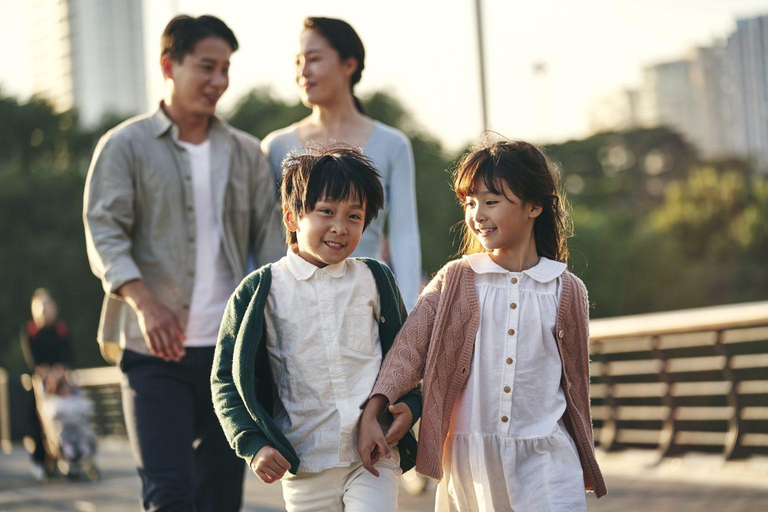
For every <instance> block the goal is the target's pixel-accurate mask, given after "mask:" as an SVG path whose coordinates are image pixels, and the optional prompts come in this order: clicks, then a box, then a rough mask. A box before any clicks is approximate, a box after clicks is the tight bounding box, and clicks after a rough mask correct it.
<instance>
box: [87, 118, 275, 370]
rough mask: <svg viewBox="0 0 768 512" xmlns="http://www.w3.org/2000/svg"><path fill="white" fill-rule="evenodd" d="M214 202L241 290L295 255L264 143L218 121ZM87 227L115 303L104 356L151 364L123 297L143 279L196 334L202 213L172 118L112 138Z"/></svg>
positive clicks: (107, 313) (101, 161)
mask: <svg viewBox="0 0 768 512" xmlns="http://www.w3.org/2000/svg"><path fill="white" fill-rule="evenodd" d="M209 138H210V141H211V193H212V194H213V206H214V209H215V215H216V221H217V225H218V226H219V229H220V233H221V240H222V246H223V250H224V254H225V256H226V259H227V261H228V262H229V265H230V267H231V269H232V273H233V275H234V277H235V280H236V282H238V283H239V282H240V281H241V280H242V279H243V277H245V271H246V265H248V262H249V257H252V259H253V261H252V263H253V264H254V265H255V267H260V266H261V265H263V264H266V263H270V262H273V261H276V260H278V259H279V258H280V257H282V256H283V253H284V252H285V244H284V238H283V235H282V230H281V224H280V214H279V208H278V207H277V205H276V201H275V197H276V194H275V185H274V181H273V178H272V174H271V172H270V170H269V166H268V164H267V162H266V159H265V158H264V155H263V154H262V153H261V150H260V148H259V141H258V139H256V138H255V137H252V136H251V135H248V134H247V133H245V132H242V131H240V130H236V129H234V128H232V127H231V126H229V125H228V124H226V123H225V122H224V121H222V120H220V119H218V118H215V117H214V118H212V121H211V127H210V132H209ZM83 221H84V223H85V238H86V244H87V248H88V258H89V260H90V263H91V269H92V270H93V273H94V274H96V276H97V277H98V278H99V279H101V282H102V285H103V287H104V292H105V294H106V296H105V298H104V304H103V306H102V311H101V319H100V322H99V331H98V341H99V344H100V345H101V351H102V355H103V356H104V358H105V359H106V360H107V361H110V362H114V361H115V360H116V359H117V357H118V355H119V353H120V350H121V349H125V348H128V349H131V350H134V351H136V352H140V353H143V354H149V351H148V349H147V346H146V344H145V342H144V338H143V336H142V334H141V330H140V328H139V323H138V317H137V316H136V313H135V312H134V311H133V309H132V308H131V307H130V306H129V305H128V304H127V303H126V302H125V301H124V300H123V299H122V298H121V297H119V296H118V295H116V294H115V293H114V292H115V291H116V290H117V289H119V288H120V287H121V286H122V285H123V284H125V283H127V282H128V281H132V280H135V279H141V280H143V281H144V283H145V284H146V285H147V286H148V287H149V288H150V290H152V292H153V293H154V294H155V295H156V296H157V298H158V299H159V300H160V301H161V302H163V303H164V304H165V305H166V306H168V307H169V308H170V309H171V310H172V311H173V312H174V313H175V314H176V316H177V318H178V320H179V323H180V324H181V327H182V329H186V325H187V321H188V318H189V306H190V302H191V299H192V289H193V286H194V271H195V243H196V240H195V207H194V196H193V191H192V174H191V167H190V162H189V157H188V155H187V152H186V150H185V149H183V148H182V147H181V146H180V145H179V144H178V128H177V126H176V125H174V124H173V123H172V122H171V120H170V119H169V118H168V116H166V114H165V112H164V111H163V109H162V108H158V109H157V110H156V111H155V112H154V113H153V114H148V115H143V116H138V117H135V118H133V119H130V120H128V121H126V122H125V123H123V124H121V125H120V126H118V127H116V128H114V129H112V130H110V131H109V132H108V133H107V134H106V135H104V136H103V137H102V138H101V140H100V141H99V143H98V145H97V147H96V151H95V153H94V156H93V161H92V162H91V166H90V169H89V170H88V178H87V180H86V183H85V197H84V202H83Z"/></svg>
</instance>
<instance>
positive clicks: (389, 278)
mask: <svg viewBox="0 0 768 512" xmlns="http://www.w3.org/2000/svg"><path fill="white" fill-rule="evenodd" d="M284 167H285V171H284V175H283V185H282V204H283V221H284V223H285V226H286V229H287V239H288V240H287V241H288V245H289V249H288V253H287V255H286V256H285V257H284V258H282V259H280V260H279V261H277V262H276V263H274V264H272V265H267V266H265V267H262V268H261V269H259V270H257V271H256V272H254V273H252V274H251V275H249V276H248V277H246V278H245V280H244V281H243V282H242V283H241V284H240V286H239V287H238V289H237V290H236V291H235V293H234V294H233V296H232V298H231V299H230V301H229V304H228V305H227V310H226V313H225V314H224V320H223V321H222V325H221V330H220V332H219V340H218V344H217V346H216V355H215V359H214V365H213V372H212V374H211V386H212V391H213V401H214V408H215V409H216V414H217V415H218V416H219V420H220V421H221V424H222V427H223V428H224V432H225V434H226V436H227V439H228V440H229V443H230V446H232V448H233V449H234V450H235V451H236V452H237V454H238V455H239V456H240V457H243V458H244V459H246V461H248V462H249V464H250V467H251V469H252V470H253V472H254V473H255V474H256V476H258V477H259V478H260V479H261V480H262V481H264V482H266V483H272V482H274V481H275V480H278V479H281V478H282V479H283V497H284V499H285V502H286V507H287V510H289V511H309V510H338V511H341V510H346V511H347V512H355V511H363V510H365V511H371V510H373V511H377V510H396V509H397V485H398V478H397V477H398V476H399V475H400V474H401V468H402V470H404V471H407V470H408V469H410V468H411V467H413V464H414V460H415V459H414V457H415V455H416V449H415V448H416V445H415V438H414V437H413V436H412V435H411V433H410V432H408V430H409V429H410V427H411V426H412V425H413V423H414V422H415V421H416V420H417V419H418V418H419V416H420V415H421V391H420V389H414V390H412V391H411V392H410V393H408V394H407V395H406V396H404V397H403V399H402V400H401V402H400V403H398V404H395V405H394V406H393V407H392V408H391V409H390V410H391V412H392V413H393V414H394V416H395V417H394V420H393V423H392V425H391V427H390V430H389V432H388V434H389V435H388V441H389V442H396V441H397V440H398V439H400V438H401V437H402V438H403V439H402V440H401V441H400V443H399V446H400V451H399V452H398V450H392V457H391V458H388V457H386V456H385V457H383V458H382V457H378V456H377V457H375V458H376V460H377V462H376V465H375V471H373V472H370V473H369V472H368V471H366V469H365V468H364V467H363V466H362V463H361V462H360V458H359V456H358V455H357V451H356V448H355V447H356V441H357V428H358V427H357V424H358V420H359V418H360V407H361V406H362V405H363V404H364V402H365V400H366V399H367V397H368V395H369V393H370V391H371V389H372V388H373V384H374V382H375V380H376V376H377V375H378V372H379V368H380V366H381V361H382V358H383V356H384V355H385V354H386V352H387V351H388V350H389V348H390V347H391V346H392V342H393V341H394V338H395V335H396V334H397V331H398V330H399V328H400V326H401V325H402V322H403V321H404V319H405V309H404V307H403V303H402V299H401V297H400V292H399V291H398V288H397V285H396V284H395V280H394V277H393V275H392V273H391V271H390V270H389V268H387V267H386V265H383V264H381V263H379V262H377V261H374V260H367V259H362V260H357V259H349V258H348V257H349V255H350V254H352V252H353V251H354V250H355V248H356V247H357V244H358V242H359V241H360V236H361V235H362V233H363V230H364V229H365V228H366V227H367V226H368V224H369V223H370V222H371V220H373V218H374V217H375V216H376V215H377V214H378V212H379V210H380V209H381V208H382V206H383V202H384V193H383V189H382V185H381V181H380V178H379V174H378V173H377V172H376V170H375V169H374V168H373V166H372V164H371V162H370V160H368V159H367V158H366V157H365V156H363V155H362V154H361V153H360V152H358V151H355V150H352V149H346V148H334V149H330V150H327V151H325V152H322V153H319V154H310V155H303V156H297V157H294V158H289V159H288V160H287V161H286V163H285V164H284ZM403 436H404V437H403ZM383 448H384V451H386V452H389V450H388V449H387V447H386V446H385V447H383ZM379 455H380V454H379ZM398 458H399V459H400V464H399V466H400V467H398V464H397V462H396V461H397V459H398ZM286 471H287V472H289V474H286ZM375 473H379V477H378V478H376V476H374V474H375Z"/></svg>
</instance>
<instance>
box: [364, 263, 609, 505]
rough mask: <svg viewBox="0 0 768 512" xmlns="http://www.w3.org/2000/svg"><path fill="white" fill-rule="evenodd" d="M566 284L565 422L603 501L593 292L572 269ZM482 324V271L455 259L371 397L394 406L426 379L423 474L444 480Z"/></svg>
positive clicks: (588, 484) (408, 326)
mask: <svg viewBox="0 0 768 512" xmlns="http://www.w3.org/2000/svg"><path fill="white" fill-rule="evenodd" d="M562 279H563V289H562V296H561V299H560V308H559V310H558V314H557V323H556V327H555V333H556V339H557V346H558V349H559V350H560V358H561V360H562V364H563V377H562V387H563V392H564V393H565V400H566V404H567V406H566V411H565V415H564V416H563V420H564V422H565V425H566V427H567V428H568V431H569V432H570V434H571V437H573V440H574V441H575V443H576V447H577V449H578V452H579V459H580V460H581V467H582V469H583V471H584V485H585V488H586V490H588V491H594V493H595V495H596V496H597V497H598V498H599V497H601V496H603V495H605V494H606V488H605V481H604V480H603V475H602V473H601V472H600V468H599V467H598V465H597V461H596V460H595V450H594V442H593V438H592V413H591V409H590V404H589V304H588V301H587V290H586V288H585V287H584V283H582V282H581V280H580V279H579V278H578V277H576V276H574V275H573V274H571V273H570V272H565V273H564V274H563V278H562ZM479 324H480V305H479V302H478V299H477V293H476V292H475V274H474V272H473V271H472V269H471V268H470V266H469V264H468V263H467V262H466V261H464V260H455V261H452V262H450V263H448V264H447V265H445V266H444V267H443V268H442V269H441V270H440V272H439V273H438V274H437V276H435V278H434V279H433V280H432V282H430V283H429V285H427V287H426V288H425V289H424V291H423V293H422V294H421V296H420V297H419V300H418V302H417V303H416V306H415V307H414V309H413V312H412V313H411V315H410V316H409V317H408V320H407V321H406V322H405V325H403V328H402V329H401V330H400V333H399V334H398V335H397V338H396V339H395V343H394V345H393V346H392V348H391V349H390V351H389V353H388V354H387V357H386V359H385V360H384V363H383V365H382V367H381V372H380V373H379V377H378V380H377V381H376V385H375V386H374V388H373V391H372V392H371V396H373V395H376V394H382V395H384V396H386V397H387V399H388V400H389V402H390V403H395V402H396V401H397V400H398V399H399V398H400V397H401V396H402V395H404V394H405V393H406V392H408V391H409V390H411V389H413V388H414V387H415V386H416V384H418V382H419V381H420V380H422V379H423V393H424V408H423V413H422V418H421V427H420V430H419V452H418V455H417V457H416V470H417V471H418V472H419V473H421V474H423V475H425V476H429V477H432V478H435V479H438V480H439V479H440V478H442V476H443V470H442V456H443V443H444V442H445V438H446V435H447V434H448V427H449V425H450V421H451V413H452V412H453V405H454V404H455V403H456V398H457V397H458V395H459V392H460V391H461V390H462V389H463V388H464V384H465V383H466V380H467V376H468V375H469V368H470V362H471V361H472V352H473V349H474V344H475V336H476V334H477V329H478V326H479Z"/></svg>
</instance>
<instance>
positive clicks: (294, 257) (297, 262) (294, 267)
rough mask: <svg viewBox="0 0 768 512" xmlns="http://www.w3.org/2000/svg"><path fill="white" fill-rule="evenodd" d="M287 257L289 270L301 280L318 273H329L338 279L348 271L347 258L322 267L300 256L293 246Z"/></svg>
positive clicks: (289, 249)
mask: <svg viewBox="0 0 768 512" xmlns="http://www.w3.org/2000/svg"><path fill="white" fill-rule="evenodd" d="M287 258H288V261H287V262H286V263H287V264H288V270H290V271H291V274H293V277H295V278H296V279H298V280H299V281H305V280H307V279H309V278H311V277H312V276H314V275H315V274H316V273H320V274H323V273H327V274H328V275H330V276H331V277H334V278H337V279H338V278H339V277H342V276H343V275H344V274H346V272H347V260H344V261H342V262H340V263H334V264H333V265H328V266H327V267H323V268H320V267H317V266H315V265H313V264H312V263H310V262H308V261H307V260H305V259H304V258H302V257H301V256H299V255H298V254H297V253H296V252H294V250H293V248H291V247H289V248H288V254H287Z"/></svg>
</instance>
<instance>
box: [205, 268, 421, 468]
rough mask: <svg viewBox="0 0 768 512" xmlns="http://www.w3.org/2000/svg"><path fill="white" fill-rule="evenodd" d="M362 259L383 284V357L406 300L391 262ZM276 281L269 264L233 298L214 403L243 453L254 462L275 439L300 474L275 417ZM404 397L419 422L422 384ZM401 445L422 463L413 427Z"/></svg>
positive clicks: (411, 460)
mask: <svg viewBox="0 0 768 512" xmlns="http://www.w3.org/2000/svg"><path fill="white" fill-rule="evenodd" d="M360 260H361V261H363V262H365V263H366V264H367V265H368V268H370V270H371V272H372V273H373V277H374V279H375V280H376V287H377V288H378V290H379V302H380V305H381V316H380V318H379V338H380V339H381V352H382V358H383V357H384V356H385V355H386V354H387V352H388V351H389V349H390V348H391V347H392V343H393V342H394V341H395V336H396V335H397V332H398V331H399V330H400V327H401V326H402V325H403V322H404V321H405V317H406V311H405V306H404V305H403V300H402V298H401V297H400V291H399V290H398V288H397V285H396V284H395V277H394V276H393V275H392V271H391V270H390V269H389V267H387V266H386V265H384V264H383V263H379V262H378V261H375V260H371V259H367V258H360ZM271 283H272V269H271V266H270V265H266V266H264V267H262V268H260V269H259V270H256V271H255V272H253V273H251V274H250V275H249V276H248V277H246V278H245V279H244V280H243V282H242V283H241V284H240V286H238V288H237V290H235V293H234V294H232V297H231V298H230V299H229V303H228V304H227V309H226V311H225V312H224V318H223V320H222V322H221V329H220V330H219V339H218V342H217V343H216V354H215V356H214V359H213V369H212V371H211V391H212V396H213V407H214V409H215V410H216V415H217V416H218V417H219V422H221V426H222V428H223V429H224V434H225V435H226V437H227V441H229V445H230V446H231V447H232V448H233V449H234V450H235V452H236V453H237V455H238V456H240V457H242V458H244V459H245V460H246V461H248V462H250V460H251V459H252V458H253V456H254V455H255V454H256V452H258V451H259V450H260V449H261V448H262V447H263V446H265V445H271V446H274V447H275V448H277V449H278V450H279V451H280V453H281V454H282V455H283V457H285V458H286V460H288V462H290V464H291V470H290V471H291V473H293V474H296V472H297V471H298V469H299V457H298V455H296V451H295V450H294V448H293V446H291V443H290V442H289V441H288V439H286V437H285V436H284V435H283V433H282V432H281V431H280V429H279V428H278V427H277V425H275V422H274V421H273V420H272V410H273V400H274V398H273V397H274V396H275V394H274V381H273V379H272V371H271V369H270V366H269V358H268V356H267V345H266V329H264V307H265V306H266V304H267V297H268V296H269V287H270V285H271ZM296 314H297V315H301V314H302V312H301V311H297V312H296ZM318 343H322V341H319V340H318ZM400 401H401V402H404V403H405V404H406V405H407V406H408V407H409V408H410V409H411V412H412V413H413V422H414V423H416V420H418V419H419V418H420V417H421V405H422V402H421V388H416V389H414V390H412V391H411V392H409V393H408V394H406V395H405V396H403V398H402V399H401V400H400ZM398 446H399V447H400V467H401V468H402V469H403V471H404V472H405V471H408V470H409V469H411V468H412V467H413V466H414V465H415V464H416V438H415V437H414V435H413V433H412V432H410V431H409V432H408V433H407V434H406V435H405V436H404V437H403V438H402V439H401V440H400V442H399V443H398Z"/></svg>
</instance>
